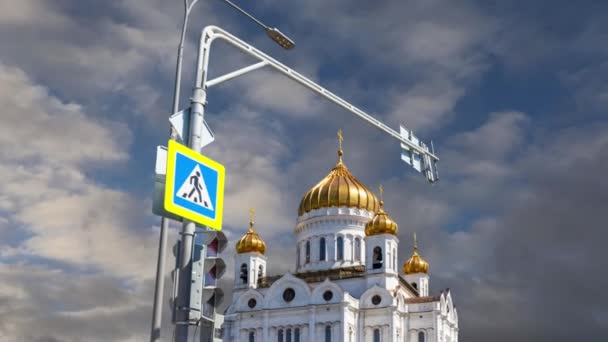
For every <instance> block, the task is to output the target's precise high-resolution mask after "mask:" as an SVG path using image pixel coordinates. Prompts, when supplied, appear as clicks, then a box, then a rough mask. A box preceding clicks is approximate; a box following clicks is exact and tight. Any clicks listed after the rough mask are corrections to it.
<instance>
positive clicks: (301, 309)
mask: <svg viewBox="0 0 608 342" xmlns="http://www.w3.org/2000/svg"><path fill="white" fill-rule="evenodd" d="M338 156H339V160H338V163H337V164H336V165H335V167H334V168H333V169H332V170H331V171H330V173H329V174H328V175H327V176H326V177H325V178H324V179H323V180H321V182H319V183H318V184H317V185H315V186H314V187H313V188H312V189H310V190H309V191H308V192H307V193H306V194H305V195H304V197H303V198H302V201H301V203H300V206H299V209H298V219H297V223H296V226H295V228H294V234H295V236H296V246H295V248H294V252H295V253H296V269H295V273H293V274H291V273H286V274H284V275H280V276H267V275H266V267H267V261H268V260H267V258H266V257H265V256H264V253H265V251H266V245H265V243H264V241H263V240H262V239H261V238H260V236H259V235H258V234H257V233H256V232H255V231H254V230H253V219H252V221H251V222H250V229H249V231H248V232H247V233H246V234H245V235H244V236H243V237H242V238H241V239H240V240H239V241H238V242H237V245H236V250H237V254H236V257H235V277H234V279H235V283H234V293H233V298H232V302H231V304H230V306H229V307H228V308H227V309H226V312H225V318H224V324H223V326H222V330H223V340H224V341H226V342H228V341H230V342H237V341H239V342H339V341H340V342H341V341H344V342H397V341H404V342H457V341H458V313H457V310H456V307H455V306H454V304H453V302H452V296H451V294H450V291H449V290H445V291H442V292H441V293H439V294H438V295H435V296H432V295H431V294H429V275H428V267H429V265H428V263H427V262H426V261H424V260H423V259H422V257H421V256H420V255H419V254H418V252H417V246H416V242H414V251H413V254H412V256H411V257H410V258H409V259H408V260H407V261H406V262H405V264H404V265H403V267H400V266H399V265H398V264H397V260H398V258H397V255H398V254H397V253H398V251H399V240H398V239H397V236H396V233H397V229H398V227H397V224H396V222H394V221H393V220H392V219H391V217H390V216H389V215H388V214H387V213H386V212H385V211H384V210H383V209H382V204H383V203H382V201H380V200H378V198H377V197H376V196H375V195H374V194H373V193H372V192H371V191H369V190H368V189H367V188H366V187H365V186H364V185H363V184H362V183H361V182H359V181H358V180H357V179H356V178H355V177H354V176H353V175H352V174H351V173H350V171H349V170H348V169H347V167H346V165H345V164H344V163H343V162H342V150H341V149H340V150H339V151H338Z"/></svg>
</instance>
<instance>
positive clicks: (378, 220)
mask: <svg viewBox="0 0 608 342" xmlns="http://www.w3.org/2000/svg"><path fill="white" fill-rule="evenodd" d="M382 192H383V191H382V185H381V186H380V198H382ZM383 205H384V201H382V200H380V209H378V212H377V213H376V215H374V217H373V218H372V219H371V220H370V221H369V222H368V223H367V224H366V225H365V235H367V236H371V235H380V234H393V235H397V231H399V226H397V223H396V222H395V221H394V220H393V219H392V218H391V217H390V216H389V215H388V214H387V213H386V212H385V211H384V209H382V206H383Z"/></svg>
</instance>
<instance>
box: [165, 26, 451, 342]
mask: <svg viewBox="0 0 608 342" xmlns="http://www.w3.org/2000/svg"><path fill="white" fill-rule="evenodd" d="M285 38H286V37H285ZM215 39H222V40H224V41H226V42H228V43H229V44H231V45H232V46H234V47H236V48H238V49H239V50H241V51H243V52H245V53H247V54H249V55H250V56H252V57H254V58H256V59H258V60H259V62H258V63H256V64H253V65H250V66H247V67H245V68H242V69H239V70H236V71H233V72H230V73H228V74H226V75H222V76H219V77H217V78H215V79H212V80H207V77H208V68H209V52H210V48H211V44H212V42H213V41H214V40H215ZM286 40H289V38H286ZM267 65H268V66H271V67H272V68H274V69H275V70H277V71H279V72H280V73H282V74H284V75H285V76H287V77H289V78H291V79H292V80H294V81H296V82H297V83H299V84H300V85H302V86H304V87H306V88H308V89H310V90H312V91H314V92H315V93H317V94H319V95H321V96H323V97H325V98H327V99H328V100H330V101H332V102H333V103H335V104H337V105H339V106H341V107H343V108H345V109H347V110H348V111H350V112H351V113H353V114H355V115H357V116H358V117H360V118H362V119H364V120H365V121H367V122H368V123H370V124H372V125H373V126H375V127H376V128H379V129H380V130H382V131H384V132H385V133H388V134H389V135H391V136H392V137H394V138H396V139H397V140H399V142H401V145H402V147H403V148H408V149H410V150H411V151H415V153H417V154H418V155H420V156H423V157H424V158H425V159H426V160H428V161H429V163H431V164H432V166H428V167H432V168H434V167H435V166H434V163H435V162H437V161H438V160H439V158H438V157H437V156H436V155H435V154H434V151H429V149H428V148H427V147H426V145H424V144H422V143H421V142H420V141H419V140H418V139H413V138H412V137H411V136H406V135H402V134H400V133H397V132H396V131H394V130H393V129H391V128H390V127H388V126H387V125H385V124H384V123H382V122H380V121H379V120H377V119H376V118H374V117H373V116H371V115H369V114H367V113H366V112H364V111H363V110H361V109H359V108H357V107H355V106H354V105H352V104H350V103H349V102H347V101H346V100H344V99H342V98H341V97H339V96H337V95H336V94H334V93H332V92H330V91H329V90H327V89H325V88H323V87H322V86H320V85H318V84H317V83H315V82H313V81H312V80H310V79H308V78H306V77H304V76H303V75H301V74H300V73H298V72H297V71H295V70H292V69H290V68H289V67H287V66H286V65H284V64H282V63H280V62H278V61H277V60H275V59H274V58H272V57H270V56H269V55H267V54H265V53H263V52H262V51H260V50H258V49H256V48H255V47H253V46H251V45H249V44H247V43H245V42H244V41H242V40H241V39H239V38H237V37H235V36H233V35H232V34H230V33H228V32H226V31H224V30H222V29H221V28H219V27H216V26H207V27H205V29H204V30H203V31H202V33H201V38H200V43H199V50H198V59H197V69H196V81H195V85H194V93H193V95H192V97H191V107H190V113H191V114H190V132H188V136H189V138H188V146H189V147H190V148H191V149H192V150H194V151H199V150H200V149H201V146H202V139H201V138H202V137H201V132H202V131H203V125H204V121H203V119H204V112H205V105H206V103H207V88H209V87H211V86H213V85H217V84H219V83H221V82H224V81H227V80H230V79H233V78H236V77H238V76H241V75H244V74H246V73H248V72H251V71H253V70H257V69H259V68H261V67H264V66H267ZM425 167H426V166H425ZM418 171H420V170H418ZM427 179H428V180H429V181H431V182H433V181H435V180H436V179H435V178H432V177H429V176H428V175H427ZM195 228H196V226H195V224H194V222H191V221H189V220H184V222H183V226H182V240H181V248H180V253H181V254H180V255H179V256H178V257H179V264H178V270H179V272H178V274H179V282H178V285H179V290H178V296H177V300H176V302H175V305H177V312H176V317H177V319H176V330H175V340H176V341H177V342H187V341H188V327H189V324H190V323H192V322H189V321H188V310H187V308H188V306H189V301H190V298H189V295H190V272H191V260H192V243H193V239H194V232H195ZM197 324H198V322H197ZM213 328H214V327H213V324H211V331H210V332H208V333H209V334H213Z"/></svg>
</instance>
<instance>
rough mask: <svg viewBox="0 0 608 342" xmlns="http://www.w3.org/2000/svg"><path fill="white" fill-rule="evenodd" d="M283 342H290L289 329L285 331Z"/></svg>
mask: <svg viewBox="0 0 608 342" xmlns="http://www.w3.org/2000/svg"><path fill="white" fill-rule="evenodd" d="M285 337H286V338H285V342H291V329H287V333H286V334H285Z"/></svg>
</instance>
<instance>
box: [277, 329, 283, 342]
mask: <svg viewBox="0 0 608 342" xmlns="http://www.w3.org/2000/svg"><path fill="white" fill-rule="evenodd" d="M278 341H279V342H283V329H280V330H279V334H278Z"/></svg>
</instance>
